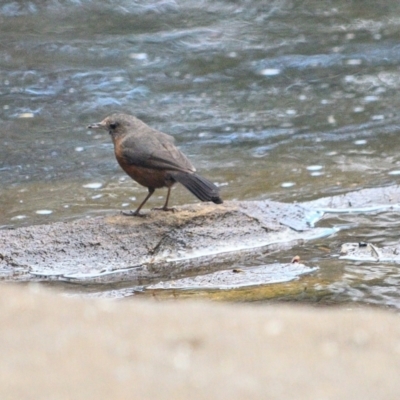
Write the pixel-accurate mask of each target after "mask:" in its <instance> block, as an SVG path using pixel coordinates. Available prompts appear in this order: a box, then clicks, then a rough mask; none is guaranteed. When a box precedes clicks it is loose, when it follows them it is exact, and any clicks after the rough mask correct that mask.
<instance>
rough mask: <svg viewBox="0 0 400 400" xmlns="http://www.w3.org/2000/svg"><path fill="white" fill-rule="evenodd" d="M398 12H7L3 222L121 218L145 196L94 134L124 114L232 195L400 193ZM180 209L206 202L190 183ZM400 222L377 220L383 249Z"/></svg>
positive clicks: (141, 8) (273, 6) (169, 4)
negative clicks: (165, 138) (115, 114)
mask: <svg viewBox="0 0 400 400" xmlns="http://www.w3.org/2000/svg"><path fill="white" fill-rule="evenodd" d="M399 8H400V6H399V5H398V4H395V3H393V2H392V3H388V2H385V3H384V4H377V3H376V2H372V1H363V2H359V1H352V2H345V1H339V2H335V4H334V5H332V4H331V3H329V2H328V3H323V2H320V1H313V0H309V1H303V2H291V1H285V0H277V1H274V2H272V3H268V4H264V3H260V2H257V1H248V2H246V3H245V4H244V3H234V2H223V1H221V2H214V1H203V2H202V3H201V4H199V3H198V2H195V1H191V0H189V1H185V2H175V1H168V0H167V1H146V2H139V3H137V2H131V1H126V0H125V1H124V0H119V1H117V2H115V1H103V2H91V1H86V0H80V1H79V0H64V1H52V0H51V1H47V2H39V1H29V2H25V1H8V2H3V4H2V5H1V6H0V33H1V37H2V40H1V43H0V118H1V120H2V124H1V127H0V137H1V140H2V151H1V152H0V187H1V191H0V207H1V213H0V226H3V227H5V226H6V227H15V226H21V225H26V224H36V223H46V222H52V221H57V220H63V219H70V218H78V217H82V216H85V215H90V214H92V213H103V212H109V211H111V212H113V211H115V210H119V209H121V208H124V207H131V206H132V205H133V204H134V203H135V202H136V197H140V196H142V194H143V189H142V188H140V187H138V186H137V185H136V184H134V183H133V182H131V181H130V180H129V179H126V178H125V177H124V174H123V173H122V172H121V171H120V169H119V167H118V166H117V164H116V162H115V160H114V157H113V154H112V146H111V143H110V140H109V138H108V136H107V135H106V134H100V135H98V134H95V135H93V134H90V133H89V132H87V131H86V129H85V127H86V126H87V124H88V123H89V122H91V121H97V120H100V119H101V118H102V117H104V116H105V115H108V114H110V113H111V112H112V111H122V112H128V113H132V114H135V115H137V116H138V117H139V118H141V119H144V120H145V121H146V122H147V123H149V124H150V125H152V126H154V127H155V128H158V129H160V130H163V131H165V132H167V133H170V134H173V135H174V136H175V137H176V138H177V142H178V144H179V145H180V146H181V147H182V149H183V151H184V152H185V153H186V154H187V155H188V156H189V158H190V159H191V160H192V161H193V163H194V165H196V167H197V168H198V170H199V171H201V173H202V174H203V175H205V176H209V177H212V179H213V180H214V181H215V182H218V183H219V184H221V185H222V187H223V193H224V194H223V195H224V198H226V199H263V198H273V199H279V200H285V201H303V200H308V199H313V198H317V197H321V196H325V195H331V194H335V193H341V192H344V191H348V190H353V189H357V188H362V187H374V186H382V185H387V184H393V183H397V182H398V174H397V172H396V171H398V170H399V169H400V159H399V156H398V149H399V146H400V143H399V135H398V126H399V116H398V109H399V108H400V107H399V106H400V104H399V96H398V87H399V86H400V73H399V70H398V67H397V65H398V62H399V57H400V55H399V54H400V53H399V52H398V44H397V42H398V40H397V39H398V38H397V36H398V34H397V32H398V30H399V22H398V20H397V19H395V18H393V15H396V13H397V12H398V11H399ZM316 166H318V168H319V169H315V167H316ZM94 184H99V185H101V186H98V187H95V186H93V185H94ZM160 195H162V193H160ZM174 201H175V202H176V204H183V203H188V202H192V201H195V200H193V198H192V197H191V196H190V195H188V194H187V193H186V192H185V191H184V190H180V189H179V188H177V189H176V190H175V192H174ZM154 202H157V203H158V202H159V199H157V198H155V199H154ZM154 205H155V203H152V202H150V203H149V206H154ZM358 218H361V219H362V217H358ZM380 218H381V217H380ZM361 219H360V220H359V221H358V223H359V225H361ZM374 222H376V221H374ZM386 222H387V221H386ZM390 223H391V225H392V226H394V228H393V229H390V230H389V229H386V228H387V225H385V224H382V225H381V224H380V223H379V222H378V224H377V225H374V224H372V223H371V225H370V226H371V229H370V231H369V233H368V235H369V238H377V237H379V238H381V239H382V240H389V241H397V240H398V233H397V232H398V229H396V226H397V218H395V217H393V218H392V216H391V217H390ZM382 229H384V231H382ZM353 234H354V235H356V236H359V237H363V235H364V232H362V231H359V230H357V228H355V229H354V232H353ZM310 246H311V247H312V246H313V245H310ZM326 268H333V267H332V265H329V267H328V266H327V267H326ZM341 268H342V266H340V267H338V270H339V272H338V275H337V277H336V278H335V279H338V280H339V281H341V279H342V278H341V275H340V274H341V273H342V272H340V271H342V270H341ZM377 268H378V271H379V270H380V267H377ZM382 268H383V267H382ZM383 270H385V269H384V268H383V269H382V271H383ZM322 271H323V270H322ZM367 275H368V274H367ZM358 278H359V279H360V280H361V281H362V282H366V283H365V285H366V286H364V287H363V289H362V290H361V289H360V290H361V292H362V293H364V294H365V295H364V297H366V298H367V299H369V300H370V301H371V302H373V301H375V300H374V299H380V300H376V301H378V302H382V303H384V304H389V303H390V304H391V303H392V300H393V299H394V298H396V296H397V295H396V294H393V293H396V290H397V289H395V283H397V277H396V275H395V271H394V270H390V271H389V272H385V274H384V275H382V276H380V278H379V280H380V281H381V282H383V283H384V285H383V286H382V287H387V288H389V290H388V291H387V292H385V290H383V289H382V290H379V287H381V286H380V285H376V286H375V285H372V286H371V285H370V279H369V278H368V276H366V275H365V276H364V275H360V276H358ZM391 279H394V281H392V280H391ZM390 282H392V283H390ZM339 286H340V284H339ZM331 290H332V291H333V289H331ZM393 291H394V292H393ZM344 292H345V293H347V294H348V296H349V298H353V297H357V296H356V295H354V296H353V295H350V289H349V287H347V289H346V290H345V291H344ZM377 292H379V293H381V297H379V296H378V295H377ZM383 292H385V293H386V294H385V295H383V294H382V293H383ZM369 300H368V301H369ZM393 301H394V300H393Z"/></svg>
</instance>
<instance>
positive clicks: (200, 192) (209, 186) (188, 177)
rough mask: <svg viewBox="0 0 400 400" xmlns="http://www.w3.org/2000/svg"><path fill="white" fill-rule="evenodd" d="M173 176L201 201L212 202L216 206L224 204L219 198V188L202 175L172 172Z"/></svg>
mask: <svg viewBox="0 0 400 400" xmlns="http://www.w3.org/2000/svg"><path fill="white" fill-rule="evenodd" d="M171 176H172V177H173V178H174V179H175V180H176V181H177V182H179V183H181V184H182V185H183V186H185V188H186V189H188V190H189V191H190V192H192V193H193V194H194V195H195V196H196V197H197V198H198V199H199V200H201V201H212V202H214V203H215V204H222V203H223V201H222V199H221V198H220V197H219V188H218V187H217V186H215V185H214V184H213V183H212V182H210V181H209V180H208V179H206V178H203V177H202V176H200V175H197V174H193V173H188V172H172V173H171Z"/></svg>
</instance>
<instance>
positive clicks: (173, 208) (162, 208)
mask: <svg viewBox="0 0 400 400" xmlns="http://www.w3.org/2000/svg"><path fill="white" fill-rule="evenodd" d="M151 210H152V211H153V210H156V211H171V212H175V211H176V208H175V207H154V208H152V209H151Z"/></svg>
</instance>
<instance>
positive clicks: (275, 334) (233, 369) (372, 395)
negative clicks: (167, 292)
mask: <svg viewBox="0 0 400 400" xmlns="http://www.w3.org/2000/svg"><path fill="white" fill-rule="evenodd" d="M0 304H1V306H0V318H1V324H0V343H1V348H2V357H1V358H0V398H1V399H3V400H5V399H13V400H15V399H52V400H57V399H86V400H87V399H114V400H115V399H128V398H129V399H133V398H135V399H174V400H176V399H296V400H299V399H307V400H310V399H342V400H343V399H352V400H355V399H360V400H361V399H362V400H365V399H374V400H376V399H385V400H387V399H398V398H400V397H399V396H400V380H399V376H400V318H399V316H398V315H396V314H394V313H393V312H390V311H379V310H370V309H361V310H360V309H358V310H344V309H323V308H319V309H312V308H306V307H295V306H276V305H275V306H254V305H238V304H219V303H218V304H217V303H212V302H188V301H186V302H183V301H167V302H156V301H151V300H147V301H146V300H140V301H138V300H133V299H130V300H124V301H115V300H114V301H111V300H94V299H80V298H67V297H65V296H64V295H61V294H59V293H56V292H52V291H49V290H46V289H44V288H40V287H38V286H36V285H28V286H18V287H17V286H8V285H3V286H2V287H1V293H0Z"/></svg>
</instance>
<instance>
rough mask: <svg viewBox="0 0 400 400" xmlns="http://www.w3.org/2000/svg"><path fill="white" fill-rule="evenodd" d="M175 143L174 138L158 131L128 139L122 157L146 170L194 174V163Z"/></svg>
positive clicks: (123, 144)
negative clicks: (165, 170)
mask: <svg viewBox="0 0 400 400" xmlns="http://www.w3.org/2000/svg"><path fill="white" fill-rule="evenodd" d="M173 141H174V139H173V137H172V136H169V135H166V134H165V133H162V132H158V131H154V132H152V134H151V135H149V134H146V135H143V136H142V135H135V136H133V137H127V138H126V139H125V140H124V141H123V143H122V157H123V158H124V160H125V162H126V163H128V164H130V165H137V166H141V167H144V168H153V169H167V170H172V171H185V172H189V171H190V172H194V171H195V170H196V169H195V168H194V166H193V165H192V163H191V162H190V161H189V160H188V159H187V158H186V156H185V155H184V154H183V153H182V152H181V151H180V150H179V149H178V148H177V147H175V146H174V144H173Z"/></svg>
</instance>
